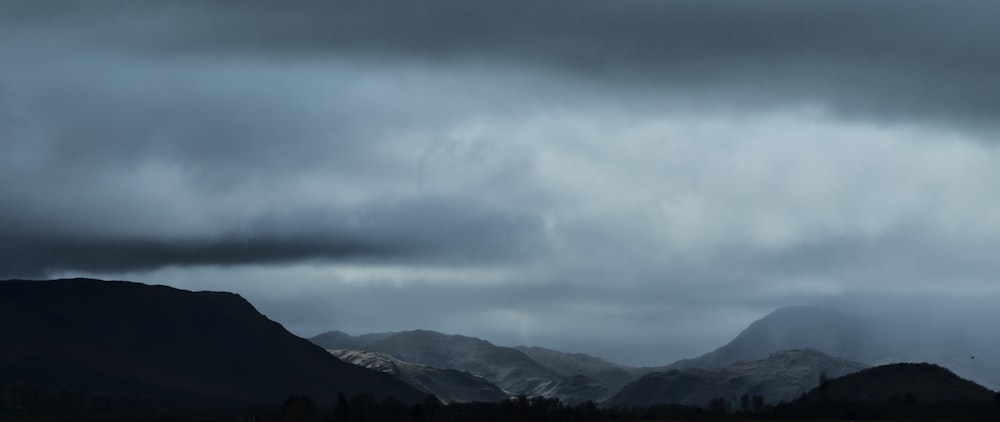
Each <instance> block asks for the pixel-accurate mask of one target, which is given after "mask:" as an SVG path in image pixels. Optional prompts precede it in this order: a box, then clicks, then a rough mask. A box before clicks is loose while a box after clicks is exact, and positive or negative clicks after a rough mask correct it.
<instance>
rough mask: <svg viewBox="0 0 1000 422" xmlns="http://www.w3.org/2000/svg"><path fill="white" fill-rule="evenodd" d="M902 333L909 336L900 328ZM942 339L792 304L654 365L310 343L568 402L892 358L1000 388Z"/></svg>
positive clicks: (414, 337)
mask: <svg viewBox="0 0 1000 422" xmlns="http://www.w3.org/2000/svg"><path fill="white" fill-rule="evenodd" d="M901 327H902V328H901ZM906 330H914V331H915V332H911V333H908V334H906V335H903V334H901V333H907V331H906ZM943 335H944V334H943V333H941V332H939V331H938V332H935V331H933V330H929V329H925V328H924V327H923V326H921V325H919V324H916V323H911V324H909V325H907V324H901V323H899V322H898V321H892V320H891V319H887V318H876V317H874V316H873V315H871V314H866V313H864V312H855V311H850V310H842V309H835V308H827V307H816V306H793V307H784V308H779V309H777V310H775V311H774V312H772V313H770V314H768V315H766V316H764V317H763V318H761V319H759V320H757V321H754V322H753V323H751V324H750V325H749V326H748V327H747V328H746V329H745V330H743V331H742V332H740V333H739V334H738V335H737V336H736V337H735V338H734V339H733V340H732V341H730V342H728V343H727V344H725V345H723V346H721V347H719V348H717V349H715V350H714V351H711V352H709V353H706V354H704V355H701V356H698V357H695V358H690V359H682V360H680V361H677V362H674V363H671V364H669V365H665V366H662V367H655V368H648V367H647V368H635V367H629V366H626V365H620V364H615V363H612V362H608V361H606V360H603V359H600V358H597V357H594V356H589V355H586V354H578V353H564V352H560V351H556V350H552V349H546V348H541V347H529V346H517V347H503V346H496V345H494V344H492V343H490V342H488V341H485V340H481V339H477V338H473V337H466V336H456V335H446V334H441V333H436V332H432V331H426V330H416V331H406V332H400V333H377V334H365V335H361V336H351V335H348V334H345V333H342V332H329V333H324V334H321V335H319V336H316V337H314V338H312V339H311V341H313V342H315V343H317V344H319V345H321V346H323V347H324V348H341V349H352V348H353V349H360V350H365V351H370V352H378V353H383V354H386V355H389V356H392V357H393V358H395V359H399V360H401V361H406V362H412V363H418V364H421V365H427V366H432V367H440V368H451V369H458V370H462V371H467V372H469V373H471V374H475V375H478V376H481V377H483V378H484V379H486V380H488V381H490V382H492V383H494V384H495V385H497V386H498V387H500V388H501V389H503V390H504V391H506V392H507V393H509V394H526V395H529V396H533V395H542V396H546V397H556V398H559V399H561V400H564V401H566V402H569V403H576V402H581V401H588V400H589V401H595V402H604V403H605V404H609V405H614V404H619V405H650V404H657V403H683V404H691V405H703V404H705V400H708V399H712V398H717V397H722V398H725V399H727V400H735V399H737V398H739V397H740V396H742V395H743V394H750V395H760V396H762V397H763V399H764V400H765V402H766V403H770V404H776V403H779V402H782V401H789V400H792V399H794V398H796V397H798V396H799V395H801V394H803V393H806V392H808V391H809V390H810V388H812V387H814V386H815V385H816V384H817V382H818V381H817V380H818V378H819V375H820V373H824V376H826V377H838V376H842V375H846V374H850V373H853V372H856V371H858V370H861V369H863V368H866V367H869V366H878V365H883V364H888V363H898V362H934V363H936V364H939V365H941V366H943V367H945V368H947V369H949V370H950V371H952V372H954V373H956V374H957V375H958V376H960V377H962V378H965V379H969V380H972V381H974V382H976V383H979V384H981V385H984V386H986V387H988V388H991V389H996V388H998V387H1000V369H998V367H1000V365H996V363H995V362H994V361H993V360H991V359H990V357H986V358H979V359H975V358H974V357H973V356H969V355H966V354H964V353H962V351H964V350H967V349H968V348H970V347H974V346H968V345H966V344H963V343H957V344H956V343H952V342H948V341H942V340H941V338H942V336H943ZM979 348H980V349H985V347H984V346H979Z"/></svg>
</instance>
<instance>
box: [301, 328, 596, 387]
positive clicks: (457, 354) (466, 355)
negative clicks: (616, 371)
mask: <svg viewBox="0 0 1000 422" xmlns="http://www.w3.org/2000/svg"><path fill="white" fill-rule="evenodd" d="M327 334H329V333H327ZM321 336H322V337H320V336H317V337H314V338H312V339H311V341H314V342H317V344H324V345H329V344H338V345H343V344H357V342H358V341H362V342H366V343H367V345H365V346H363V347H362V349H363V350H365V351H371V352H378V353H383V354H386V355H389V356H392V357H393V358H396V359H399V360H401V361H404V362H409V363H414V364H419V365H426V366H431V367H435V368H447V369H457V370H461V371H466V372H469V373H471V374H473V375H477V376H480V377H483V378H485V379H487V380H489V381H490V382H492V383H493V384H495V385H497V386H498V387H500V388H502V389H503V390H505V391H507V392H508V393H511V394H525V395H528V396H545V397H554V398H558V399H560V400H562V401H563V402H566V403H577V402H582V401H588V400H591V401H598V400H601V399H603V398H605V397H607V396H609V395H610V393H611V392H610V390H609V389H608V387H607V386H606V385H604V384H603V383H601V382H600V381H597V380H595V379H592V378H590V377H587V376H582V375H581V376H571V375H570V376H567V375H563V373H561V372H559V371H556V370H553V369H550V368H547V367H545V366H543V365H541V364H539V363H538V362H537V361H535V360H534V359H532V358H531V357H530V356H528V355H527V354H526V353H524V352H522V351H520V350H517V349H515V348H511V347H502V346H497V345H494V344H493V343H490V342H488V341H486V340H482V339H478V338H474V337H467V336H461V335H448V334H442V333H438V332H435V331H427V330H414V331H404V332H400V333H394V334H391V335H388V336H384V337H382V338H380V339H377V340H375V341H370V342H369V341H367V340H360V339H362V338H364V339H371V338H372V337H371V336H370V335H365V336H358V337H355V338H354V339H350V338H346V339H345V338H344V337H343V336H340V335H336V334H334V335H326V334H324V335H321ZM324 341H325V342H326V343H323V342H324ZM333 342H335V343H333ZM574 375H577V374H574Z"/></svg>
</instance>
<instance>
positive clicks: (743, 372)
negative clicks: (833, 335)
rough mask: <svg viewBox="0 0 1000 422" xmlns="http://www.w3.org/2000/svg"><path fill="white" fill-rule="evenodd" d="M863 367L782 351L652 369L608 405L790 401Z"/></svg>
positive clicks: (807, 353)
mask: <svg viewBox="0 0 1000 422" xmlns="http://www.w3.org/2000/svg"><path fill="white" fill-rule="evenodd" d="M865 367H867V365H864V364H862V363H858V362H853V361H849V360H845V359H839V358H833V357H830V356H827V355H825V354H823V353H821V352H818V351H815V350H808V349H801V350H786V351H781V352H777V353H773V354H771V355H770V356H768V357H767V358H766V359H762V360H756V361H752V362H740V363H735V364H732V365H729V366H726V367H725V368H716V369H697V368H686V369H672V370H667V371H663V372H652V373H649V374H646V375H644V376H643V377H642V378H639V379H638V380H636V381H634V382H632V383H630V384H628V385H626V386H625V387H623V388H622V390H621V391H620V392H618V394H616V395H615V396H614V397H612V398H611V399H609V400H608V401H607V403H606V404H609V405H615V406H650V405H656V404H684V405H694V406H704V405H705V404H706V403H708V401H709V400H712V399H715V398H718V397H721V398H723V399H725V400H727V401H728V402H730V403H738V402H739V399H740V396H742V395H744V394H747V395H750V396H755V395H756V396H761V397H763V399H764V402H765V403H768V404H776V403H779V402H782V401H790V400H793V399H795V398H797V397H799V396H800V395H802V394H803V393H805V392H807V391H809V390H810V389H812V388H813V387H816V386H817V385H818V384H819V380H820V375H821V374H825V375H826V376H828V377H837V376H841V375H846V374H849V373H852V372H856V371H859V370H861V369H863V368H865Z"/></svg>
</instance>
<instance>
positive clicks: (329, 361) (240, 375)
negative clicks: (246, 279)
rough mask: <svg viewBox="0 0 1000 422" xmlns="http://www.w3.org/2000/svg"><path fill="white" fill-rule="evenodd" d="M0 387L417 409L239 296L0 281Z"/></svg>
mask: <svg viewBox="0 0 1000 422" xmlns="http://www.w3.org/2000/svg"><path fill="white" fill-rule="evenodd" d="M0 338H2V339H3V341H2V347H0V385H3V384H8V383H26V384H30V385H35V386H38V387H42V388H51V389H67V390H73V391H85V392H100V393H110V394H116V393H121V394H143V395H152V396H155V397H160V398H164V399H176V400H213V401H214V400H223V401H234V402H259V403H266V404H268V405H270V404H273V403H280V402H281V401H282V400H284V399H285V398H286V397H288V396H290V395H296V394H309V395H311V396H312V397H313V398H314V399H316V400H317V401H323V400H335V398H336V397H337V393H338V392H343V393H345V394H348V395H353V394H356V393H360V392H368V393H372V394H374V395H375V396H376V397H390V396H392V397H396V398H398V399H400V400H403V401H410V402H416V401H418V400H421V399H422V398H423V397H424V396H425V394H423V393H421V392H419V391H417V390H415V389H413V388H411V387H410V386H408V385H406V384H405V383H402V382H400V381H398V380H396V379H395V378H393V377H391V376H389V375H387V374H383V373H379V372H376V371H371V370H368V369H365V368H361V367H358V366H355V365H351V364H348V363H344V362H341V361H339V360H337V359H336V358H334V357H333V356H331V355H330V354H329V353H327V352H326V351H325V350H323V349H322V348H320V347H317V346H315V345H313V344H311V343H309V342H308V341H306V340H304V339H301V338H299V337H296V336H294V335H292V334H290V333H289V332H288V331H286V330H285V329H284V328H282V326H281V325H279V324H278V323H275V322H274V321H271V320H269V319H267V318H266V317H265V316H263V315H261V314H260V313H259V312H257V311H256V310H255V309H254V308H253V306H251V305H250V303H248V302H247V301H246V300H244V299H243V298H241V297H240V296H238V295H236V294H232V293H223V292H197V293H196V292H190V291H185V290H179V289H175V288H171V287H166V286H150V285H145V284H140V283H132V282H121V281H100V280H91V279H71V280H54V281H24V280H9V281H3V282H0Z"/></svg>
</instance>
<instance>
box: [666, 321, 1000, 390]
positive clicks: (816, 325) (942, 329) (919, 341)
mask: <svg viewBox="0 0 1000 422" xmlns="http://www.w3.org/2000/svg"><path fill="white" fill-rule="evenodd" d="M900 315H901V314H900ZM907 315H911V316H910V317H909V318H912V312H911V313H909V314H907ZM945 322H947V323H950V324H962V321H961V320H960V319H954V320H948V321H921V320H916V321H915V320H912V319H903V317H901V316H899V315H896V314H893V313H892V312H889V311H883V312H877V311H868V312H862V311H858V310H854V311H851V310H838V309H832V308H824V307H815V306H794V307H785V308H779V309H777V310H775V311H774V312H772V313H770V314H768V315H766V316H765V317H763V318H761V319H759V320H757V321H755V322H753V323H752V324H750V326H749V327H747V328H746V329H745V330H743V332H741V333H740V334H739V335H737V336H736V338H735V339H733V340H732V341H730V342H729V343H728V344H726V345H724V346H722V347H719V348H718V349H716V350H714V351H712V352H710V353H706V354H704V355H702V356H699V357H697V358H693V359H684V360H680V361H677V362H675V363H672V364H670V365H667V366H665V367H663V368H661V369H662V370H669V369H685V368H721V367H724V366H727V365H731V364H733V363H735V362H741V361H744V362H745V361H752V360H759V359H763V358H765V357H767V356H768V355H769V354H770V353H774V352H777V351H780V350H787V349H803V348H807V349H815V350H820V351H822V352H824V353H826V354H828V355H830V356H837V357H843V358H845V359H849V360H853V361H858V362H863V363H866V364H869V365H873V366H874V365H882V364H887V363H899V362H934V363H937V364H939V365H942V366H945V367H947V368H948V369H950V370H952V371H953V372H955V373H956V374H958V375H960V376H962V377H965V378H968V379H971V380H973V381H975V382H977V383H980V384H982V385H985V386H987V387H989V388H1000V361H998V360H997V358H995V357H992V356H991V355H982V354H981V355H979V356H976V358H975V359H972V358H970V355H971V353H969V350H994V347H993V346H994V343H995V341H994V340H992V339H993V337H995V336H991V335H990V334H991V333H990V332H989V331H988V329H987V330H984V331H983V332H981V333H978V335H966V336H964V337H963V336H960V335H958V334H960V333H965V332H966V331H968V330H966V329H964V328H962V329H960V328H958V327H955V326H952V325H946V324H945ZM991 342H993V343H991Z"/></svg>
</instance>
